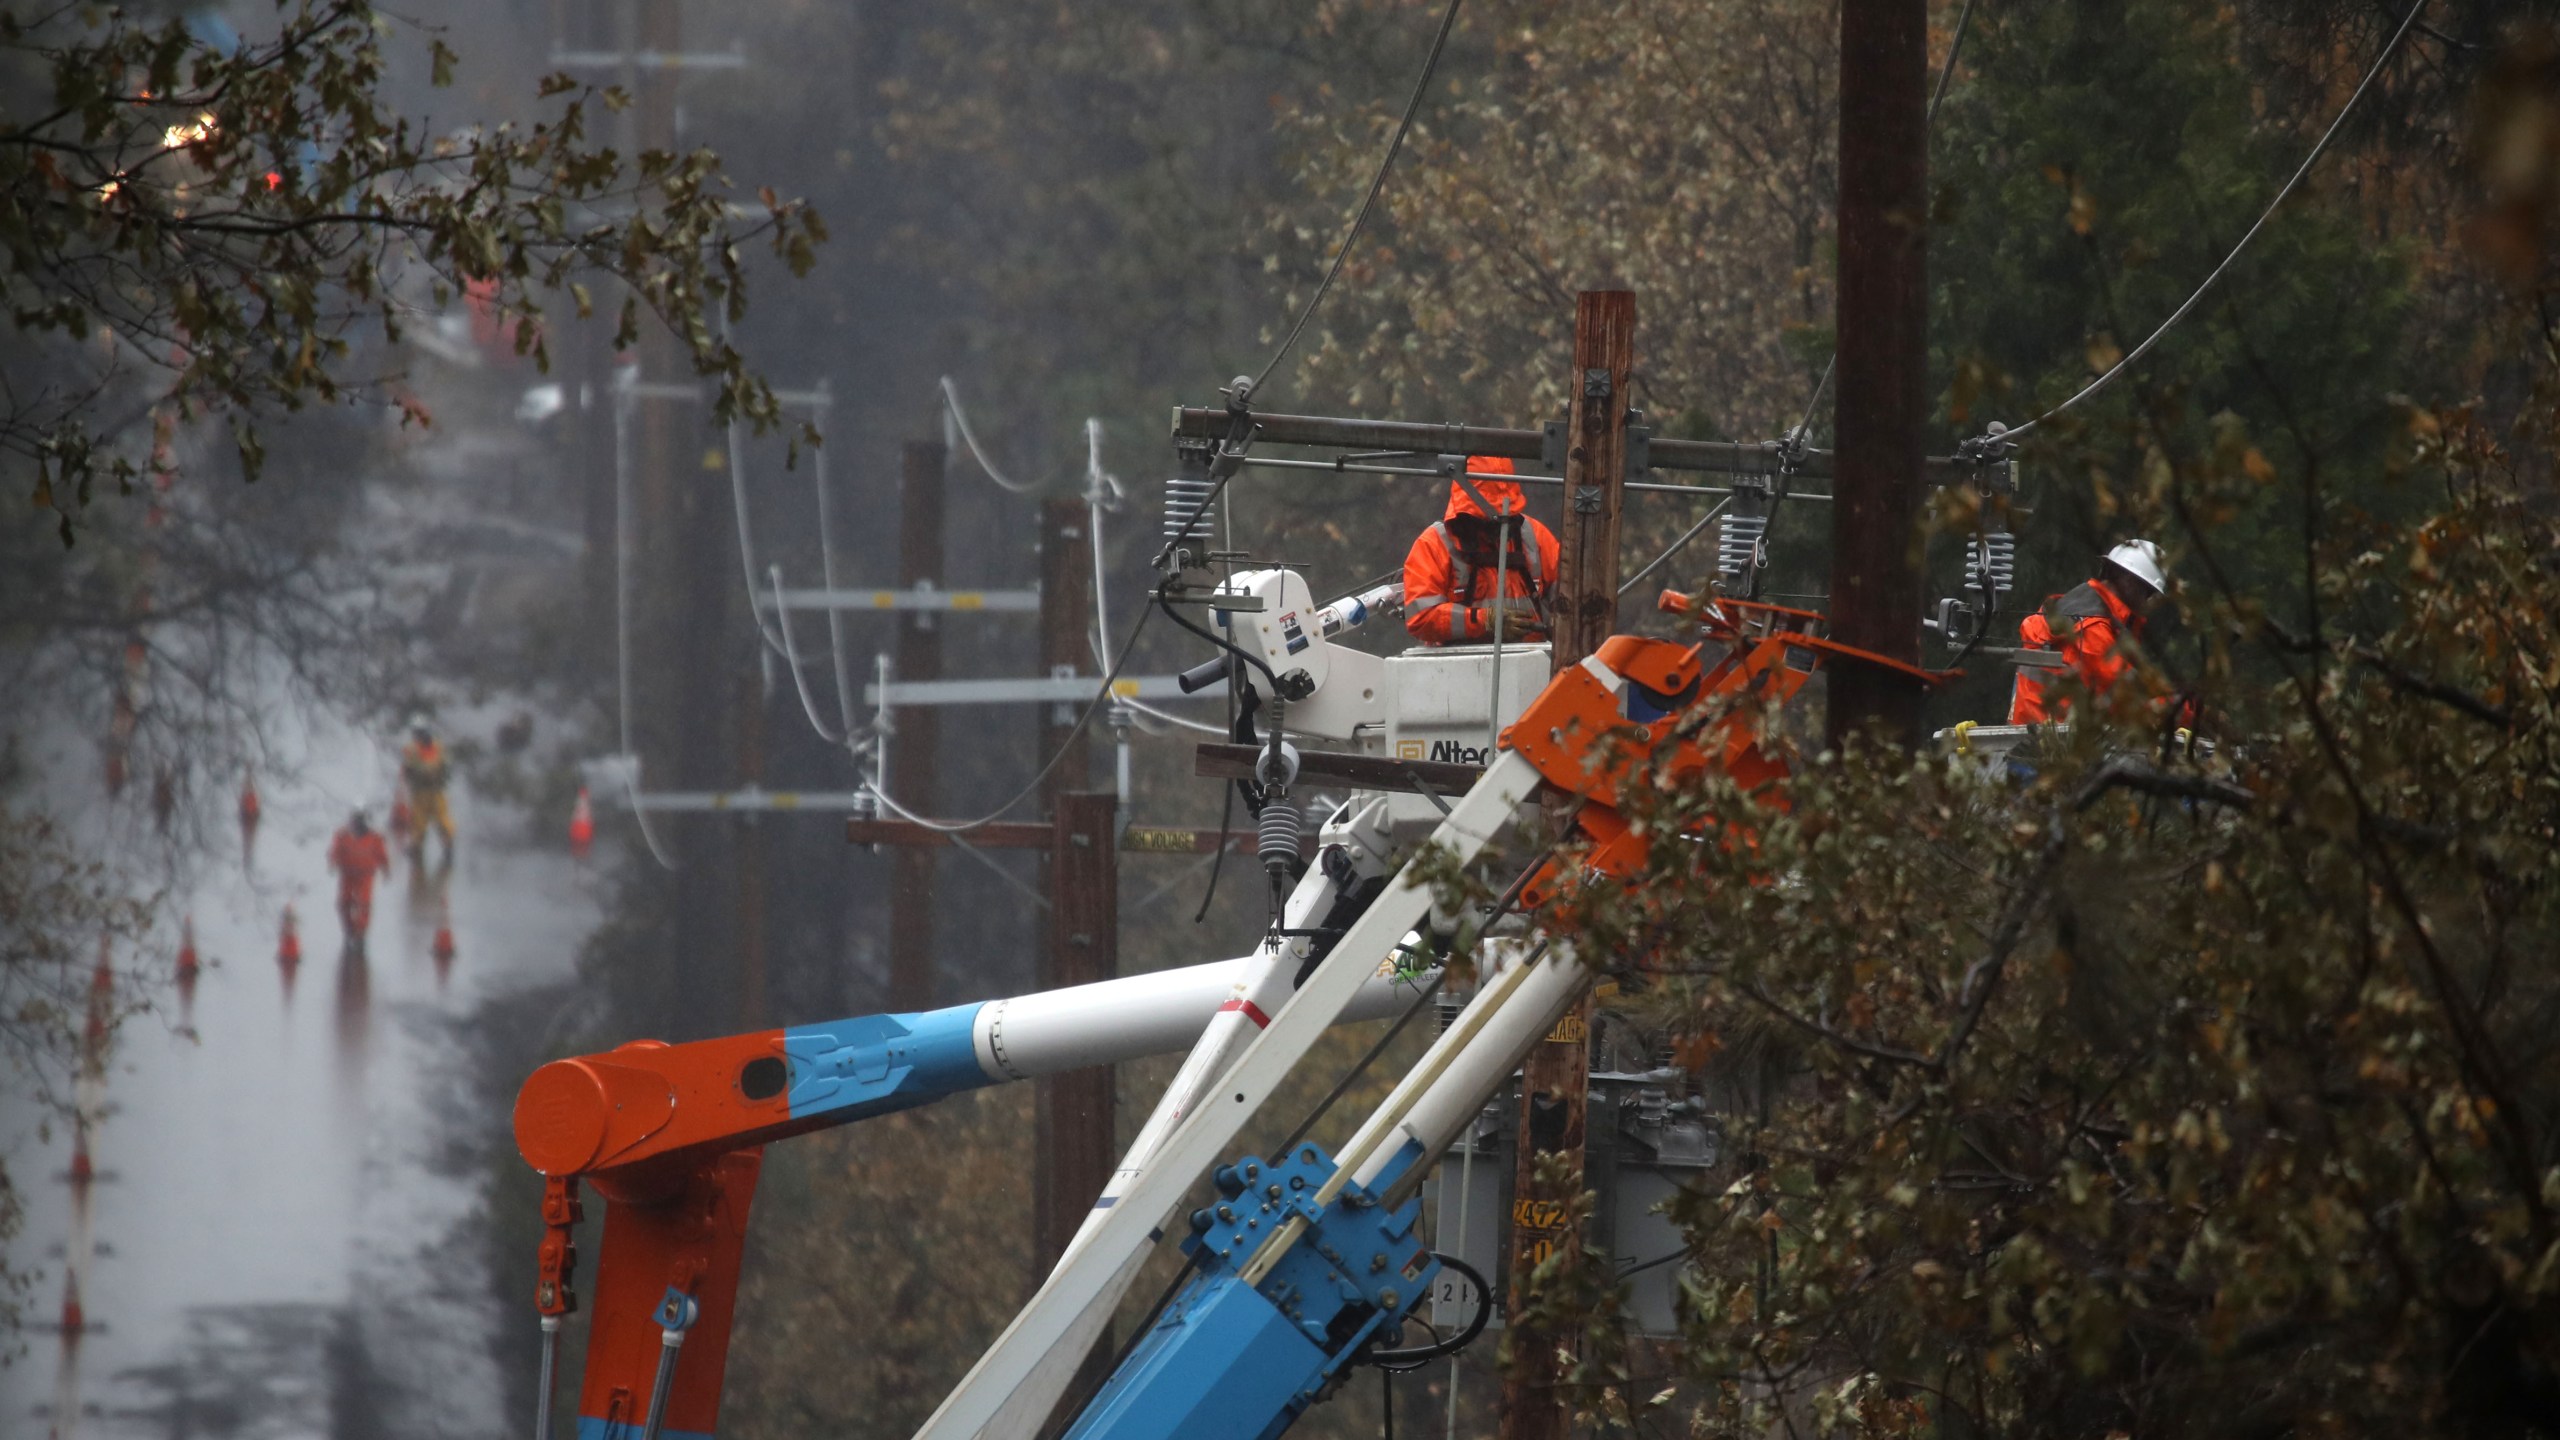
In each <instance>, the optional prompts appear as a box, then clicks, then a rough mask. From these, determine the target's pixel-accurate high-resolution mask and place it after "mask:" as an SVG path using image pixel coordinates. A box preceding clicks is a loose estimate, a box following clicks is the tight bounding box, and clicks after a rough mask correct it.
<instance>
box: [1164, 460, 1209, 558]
mask: <svg viewBox="0 0 2560 1440" xmlns="http://www.w3.org/2000/svg"><path fill="white" fill-rule="evenodd" d="M1217 488H1218V482H1216V481H1214V480H1212V479H1210V478H1209V477H1208V475H1207V473H1206V472H1193V471H1188V470H1182V471H1176V472H1175V473H1174V474H1173V475H1172V476H1171V477H1170V478H1168V479H1167V480H1166V481H1165V482H1164V538H1165V539H1167V540H1172V539H1175V538H1177V537H1179V536H1180V535H1182V534H1183V532H1184V531H1185V530H1189V532H1190V534H1191V538H1192V539H1193V540H1195V541H1214V540H1216V539H1217V538H1218V535H1217V519H1218V517H1217V516H1215V515H1210V516H1208V517H1206V518H1204V519H1203V520H1202V521H1201V522H1200V523H1199V524H1198V525H1197V526H1194V525H1192V523H1191V517H1193V516H1194V515H1198V514H1199V513H1200V507H1201V506H1202V505H1205V504H1207V503H1208V501H1209V497H1210V495H1212V494H1213V493H1215V492H1216V490H1217Z"/></svg>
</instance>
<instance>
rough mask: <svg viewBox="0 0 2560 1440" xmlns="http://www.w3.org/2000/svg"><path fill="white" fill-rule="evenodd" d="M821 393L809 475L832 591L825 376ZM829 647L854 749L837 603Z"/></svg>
mask: <svg viewBox="0 0 2560 1440" xmlns="http://www.w3.org/2000/svg"><path fill="white" fill-rule="evenodd" d="M818 395H819V397H820V398H819V406H818V413H819V416H820V418H821V422H822V423H821V426H820V428H819V431H818V443H817V445H816V446H815V447H814V448H813V450H812V453H811V455H810V465H809V469H810V477H809V478H810V484H811V485H812V487H813V488H814V489H815V490H816V491H817V497H818V578H819V580H820V582H821V583H823V584H824V585H825V586H826V587H827V589H828V590H830V591H832V590H834V589H835V588H836V541H835V519H834V516H833V514H832V513H831V507H830V503H829V497H828V494H827V436H826V430H825V428H824V425H823V420H824V417H825V415H826V412H827V408H828V407H829V406H831V405H832V404H833V403H834V401H833V400H832V399H831V398H830V397H829V392H828V386H827V383H826V382H825V381H824V380H820V381H819V382H818ZM778 604H779V602H777V608H778ZM827 651H828V656H829V659H830V660H831V661H832V662H833V665H834V668H835V676H836V716H837V724H838V726H839V728H840V729H841V731H842V733H843V735H844V740H843V744H844V746H845V748H846V749H848V750H850V749H852V748H853V746H854V745H855V743H856V740H855V731H856V728H857V727H856V726H855V725H854V721H853V674H852V667H851V665H850V664H849V663H848V662H847V661H846V659H845V651H844V612H843V611H842V610H839V609H837V608H836V607H835V606H833V605H829V606H828V607H827ZM820 733H822V734H823V733H825V732H823V731H821V732H820Z"/></svg>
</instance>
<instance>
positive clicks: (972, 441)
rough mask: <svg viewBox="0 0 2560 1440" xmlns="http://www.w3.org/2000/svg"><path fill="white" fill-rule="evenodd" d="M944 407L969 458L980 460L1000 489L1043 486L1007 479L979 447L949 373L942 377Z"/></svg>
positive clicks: (1018, 492)
mask: <svg viewBox="0 0 2560 1440" xmlns="http://www.w3.org/2000/svg"><path fill="white" fill-rule="evenodd" d="M942 407H943V414H945V415H947V416H949V417H950V420H951V425H952V428H953V429H954V430H956V431H957V432H959V436H960V442H961V444H963V445H965V446H967V447H968V450H969V458H970V459H972V460H975V461H977V462H978V468H979V469H980V470H983V471H985V472H986V475H987V478H988V479H990V480H993V481H994V482H996V487H997V488H998V489H1001V490H1009V491H1011V492H1013V493H1014V494H1016V495H1028V494H1030V493H1032V492H1033V491H1035V490H1038V489H1040V488H1042V487H1041V486H1039V485H1037V484H1029V483H1024V482H1021V481H1016V480H1010V479H1007V478H1006V477H1005V473H1004V472H1003V471H1001V470H998V469H997V468H996V467H995V462H993V461H991V460H989V459H988V458H987V452H986V451H984V450H981V449H979V448H978V437H977V434H976V432H974V431H972V430H971V429H970V428H969V412H968V411H967V410H966V409H964V408H962V407H961V404H960V387H959V386H957V385H954V384H953V383H951V377H950V376H948V375H945V376H943V377H942Z"/></svg>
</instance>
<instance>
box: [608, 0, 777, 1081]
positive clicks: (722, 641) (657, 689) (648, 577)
mask: <svg viewBox="0 0 2560 1440" xmlns="http://www.w3.org/2000/svg"><path fill="white" fill-rule="evenodd" d="M626 13H628V14H629V15H630V19H631V25H630V27H629V30H628V31H627V32H626V33H625V34H624V35H623V37H622V43H621V46H620V51H621V54H622V55H623V57H624V66H625V74H626V76H627V78H628V85H629V93H630V94H631V95H632V97H633V103H632V105H631V107H630V109H629V110H628V111H627V112H626V114H628V115H629V117H630V122H629V123H630V130H631V137H630V138H631V145H632V149H633V151H635V152H636V151H639V150H666V151H675V150H678V149H680V148H681V141H682V137H681V135H680V134H679V133H678V125H677V102H678V98H679V96H678V81H679V75H680V72H679V71H678V70H677V69H676V68H675V67H673V66H657V67H650V68H647V69H642V68H640V67H639V66H638V65H637V63H636V60H634V59H633V57H634V56H636V55H637V54H639V53H640V52H643V51H655V52H657V53H659V54H662V55H673V54H677V53H679V52H681V51H682V50H683V48H684V35H683V25H682V7H681V5H680V4H679V3H678V0H635V3H634V4H633V5H632V7H631V9H630V10H629V11H628V12H626ZM635 348H636V350H637V351H638V357H639V362H640V370H639V377H638V378H639V380H640V381H641V383H642V385H643V386H646V387H663V386H679V387H680V386H685V385H688V384H689V383H690V382H691V381H692V380H693V378H694V377H693V372H692V365H691V363H690V360H689V357H688V355H687V354H686V351H685V347H684V344H683V342H682V341H681V340H680V339H679V338H678V337H677V336H676V335H675V334H674V333H673V332H672V331H670V330H669V329H667V327H666V326H664V325H660V324H655V323H652V324H646V325H643V326H642V327H641V332H640V339H639V343H638V345H637V346H636V347H635ZM631 403H632V404H633V405H634V407H635V408H634V411H633V421H634V423H633V424H632V426H631V434H632V438H633V440H634V442H635V443H634V445H633V447H632V450H631V454H630V461H629V463H630V465H631V473H632V480H633V486H632V489H633V509H634V511H635V514H634V516H633V527H632V529H633V536H634V546H633V553H632V558H631V568H630V573H631V577H632V583H631V602H632V604H631V611H632V613H631V621H630V623H631V635H632V650H633V654H634V656H635V657H640V660H641V663H635V665H634V666H633V670H632V689H633V696H632V711H633V715H634V724H635V728H636V731H637V733H636V735H635V737H634V740H635V743H634V748H635V749H637V750H638V751H639V752H640V755H641V759H642V771H641V775H642V783H643V785H644V786H646V787H647V788H649V789H653V790H659V789H669V788H675V789H688V788H689V789H713V788H719V787H722V786H725V785H727V784H728V783H730V782H731V781H732V780H733V779H734V778H735V772H736V768H737V763H738V754H737V744H736V740H735V738H734V735H733V732H732V730H731V727H732V726H734V725H736V724H737V723H739V721H740V716H739V712H738V705H739V703H740V694H741V692H740V690H739V688H738V686H737V685H736V683H735V678H736V671H737V667H738V665H739V663H740V657H741V653H742V652H741V651H740V649H739V647H738V636H739V631H738V629H737V624H738V619H739V610H740V603H741V601H742V599H743V598H744V597H743V595H742V593H741V592H742V588H743V587H742V586H741V585H740V584H739V581H738V570H737V562H736V560H735V558H734V557H733V555H732V553H731V552H730V550H729V549H728V547H727V546H726V545H724V544H720V543H714V542H716V540H717V538H718V537H721V536H723V535H726V534H727V533H728V532H729V530H730V525H731V522H730V521H729V519H728V518H727V511H728V508H729V507H728V497H727V495H726V494H725V493H724V492H725V489H726V486H725V483H724V482H725V481H726V480H727V478H728V477H726V476H725V475H723V474H720V473H718V472H717V471H715V470H713V469H711V468H709V464H710V462H709V459H708V457H709V456H710V455H712V454H715V453H716V450H715V449H714V448H713V447H711V446H708V445H706V444H705V441H706V440H707V439H708V436H707V434H706V431H705V429H704V425H703V418H704V417H703V411H702V407H701V405H700V404H699V402H697V401H694V400H691V399H688V398H683V397H681V396H680V395H678V394H676V393H673V392H670V391H666V390H655V389H653V390H650V391H645V392H644V393H642V394H641V395H640V396H639V397H638V398H636V399H635V400H634V401H633V402H631ZM721 463H724V464H725V463H726V462H725V460H723V461H722V462H721ZM738 854H739V847H738V845H737V837H735V836H734V835H731V834H724V833H719V832H715V831H711V830H709V829H708V828H707V827H706V828H705V829H704V830H701V831H697V832H695V833H693V834H689V835H687V836H686V837H685V842H684V845H683V863H682V866H681V868H679V869H678V870H677V871H676V873H675V874H674V875H672V876H670V877H668V885H669V890H670V904H669V924H668V925H667V926H666V929H665V932H664V933H665V948H664V949H663V950H662V951H661V952H660V955H659V957H658V963H659V964H660V965H662V966H663V967H665V973H666V974H667V976H668V979H669V986H668V995H669V1009H668V1013H667V1015H666V1016H665V1017H664V1023H665V1024H666V1026H667V1028H668V1033H669V1034H670V1035H671V1036H672V1037H673V1038H675V1039H679V1040H683V1039H690V1038H693V1037H695V1036H700V1035H717V1034H724V1033H728V1032H731V1031H735V1030H738V1029H741V1028H744V1026H743V1022H742V1021H741V1019H740V1018H739V1012H740V1007H741V1005H742V1002H743V1001H744V1000H745V998H746V997H745V996H744V994H743V993H742V986H741V978H742V976H741V968H740V961H741V958H742V956H741V951H740V945H739V942H740V939H741V936H740V934H739V932H738V915H739V905H740V899H741V896H740V887H739V875H738V872H737V864H736V857H737V856H738Z"/></svg>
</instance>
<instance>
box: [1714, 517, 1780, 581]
mask: <svg viewBox="0 0 2560 1440" xmlns="http://www.w3.org/2000/svg"><path fill="white" fill-rule="evenodd" d="M1768 533H1769V517H1768V516H1766V515H1739V514H1736V515H1727V516H1726V517H1724V524H1723V525H1722V526H1721V527H1719V528H1718V529H1717V531H1716V574H1717V575H1718V576H1720V577H1721V578H1723V579H1725V580H1728V581H1731V580H1739V579H1741V578H1742V577H1743V576H1745V575H1748V574H1750V573H1751V567H1752V566H1754V565H1756V564H1758V563H1759V561H1760V540H1761V537H1762V536H1764V535H1766V534H1768Z"/></svg>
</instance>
